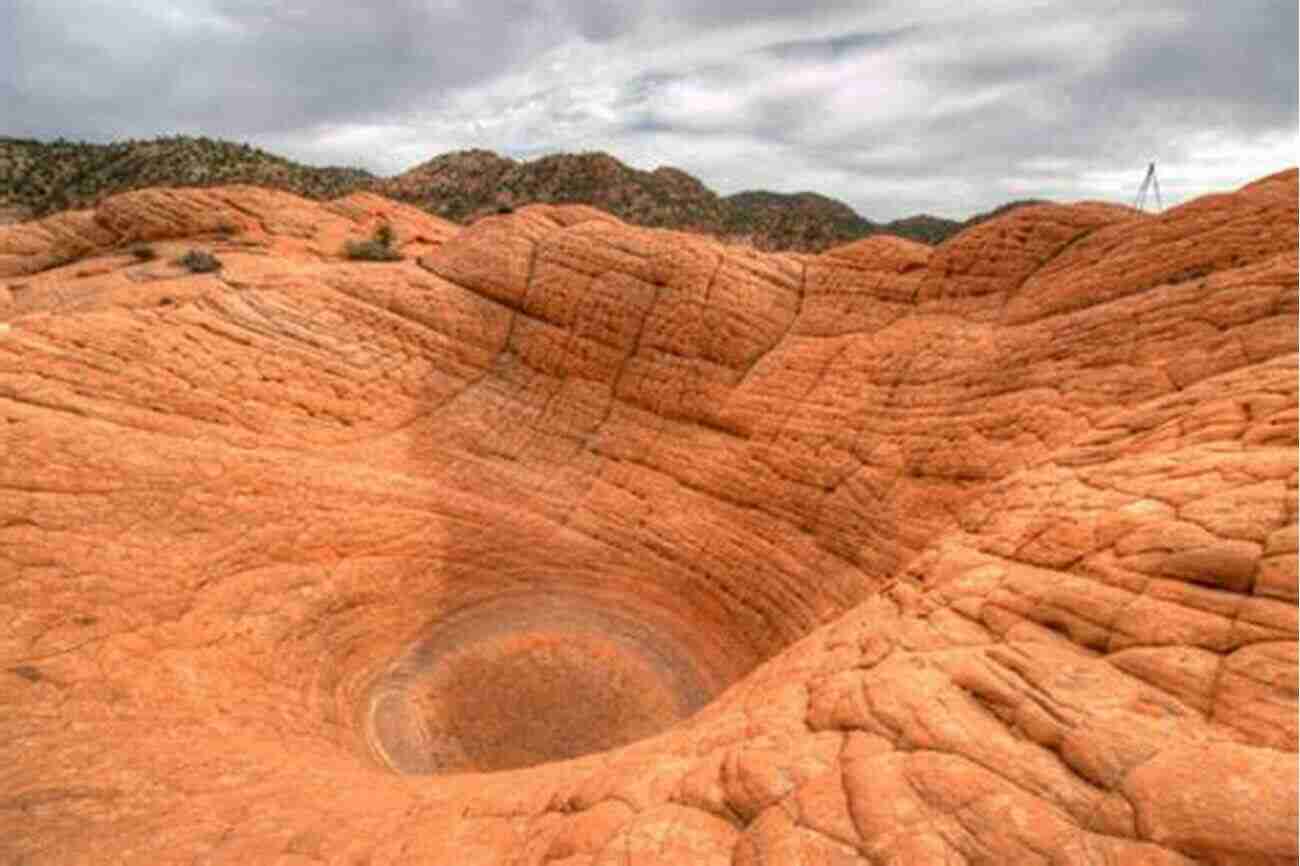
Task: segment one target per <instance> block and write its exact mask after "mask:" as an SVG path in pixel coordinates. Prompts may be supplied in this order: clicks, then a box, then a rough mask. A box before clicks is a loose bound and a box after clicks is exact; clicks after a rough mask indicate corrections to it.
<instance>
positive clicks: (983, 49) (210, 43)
mask: <svg viewBox="0 0 1300 866" xmlns="http://www.w3.org/2000/svg"><path fill="white" fill-rule="evenodd" d="M1296 9H1297V4H1296V0H1232V2H1226V0H1223V2H1220V0H1184V2H1164V0H1141V2H1128V0H1126V2H1122V3H1121V2H1109V0H1062V2H1056V0H1045V2H997V0H980V2H960V3H959V2H951V0H945V2H933V0H905V2H904V0H858V2H847V0H750V2H744V0H731V2H728V0H649V2H642V3H636V4H633V3H610V2H608V0H473V2H469V0H387V2H375V0H353V2H334V0H319V2H308V0H166V2H161V0H0V135H8V136H18V137H30V138H40V139H53V138H56V137H59V136H62V137H64V138H69V139H73V140H86V141H97V142H106V141H111V140H117V139H124V138H152V137H155V136H160V135H173V134H188V135H206V136H209V137H212V138H223V139H230V140H234V141H241V142H249V143H252V144H255V145H258V146H261V147H263V148H266V149H268V150H271V151H273V152H275V153H279V154H281V155H283V156H287V157H290V158H292V159H296V160H299V161H302V162H306V163H309V164H314V165H351V166H358V167H362V168H367V169H370V170H371V171H374V172H376V173H378V174H384V175H389V174H395V173H398V172H401V171H403V170H405V169H407V168H410V167H412V166H414V165H416V164H418V163H420V162H423V161H424V160H427V159H430V158H432V157H433V156H436V155H437V154H440V153H445V152H447V151H452V150H463V149H467V148H486V149H489V150H494V151H496V152H498V153H501V154H503V155H506V156H510V157H514V158H516V159H533V158H536V157H539V156H542V155H546V154H549V153H557V152H580V151H591V150H601V151H606V152H608V153H611V154H613V155H614V156H616V157H618V158H619V159H621V160H623V161H624V162H626V163H628V164H629V165H632V166H634V167H636V168H641V169H646V170H650V169H654V168H656V167H657V166H660V165H671V166H675V167H677V168H681V169H683V170H685V171H688V172H690V173H691V174H693V175H695V176H696V177H698V178H699V179H700V180H702V181H703V182H704V183H705V184H707V185H708V186H709V187H711V188H712V189H714V190H716V191H717V192H719V193H722V194H729V193H733V192H739V191H741V190H745V189H770V190H775V191H779V192H798V191H804V190H811V191H814V192H819V193H822V194H824V195H829V196H832V197H834V198H838V199H840V200H842V201H844V202H847V203H848V204H849V205H851V206H852V207H853V208H854V209H855V210H857V211H858V212H859V213H860V214H862V215H863V216H865V217H867V218H869V219H873V220H881V221H883V220H889V219H895V218H899V217H903V216H908V215H911V214H916V213H930V214H934V215H937V216H945V217H950V218H956V219H961V218H964V217H967V216H970V215H971V214H973V213H976V212H979V211H982V210H987V209H989V208H992V207H995V206H997V205H998V204H1001V203H1003V202H1006V201H1010V200H1013V199H1019V198H1029V197H1033V198H1048V199H1053V200H1057V201H1076V200H1084V199H1099V200H1106V201H1114V202H1121V203H1127V204H1132V203H1133V201H1134V198H1135V196H1136V194H1137V191H1138V187H1139V186H1140V184H1141V182H1142V178H1143V176H1144V175H1145V173H1146V168H1147V164H1148V163H1149V162H1151V161H1155V162H1156V164H1157V165H1156V173H1157V178H1158V180H1159V183H1160V188H1161V192H1162V193H1163V197H1164V201H1165V204H1166V205H1168V204H1172V203H1177V202H1180V201H1184V200H1187V199H1190V198H1194V197H1196V196H1199V195H1202V194H1205V193H1208V192H1216V191H1226V190H1229V189H1233V188H1236V187H1238V186H1240V185H1242V184H1244V183H1248V182H1250V181H1251V180H1254V179H1256V178H1258V177H1261V176H1263V175H1265V174H1269V173H1272V172H1274V171H1278V170H1280V169H1283V168H1286V167H1288V166H1291V165H1294V164H1295V163H1296V161H1297V145H1298V144H1300V136H1298V134H1297V83H1296V82H1297V53H1296V41H1297V29H1298V25H1297V11H1296ZM6 33H7V34H8V36H6V35H4V34H6ZM6 40H12V44H10V45H6V44H5V42H6Z"/></svg>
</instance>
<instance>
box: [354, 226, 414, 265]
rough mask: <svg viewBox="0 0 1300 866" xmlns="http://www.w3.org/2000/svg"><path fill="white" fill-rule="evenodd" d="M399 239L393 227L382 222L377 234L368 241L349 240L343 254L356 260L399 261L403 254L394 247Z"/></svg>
mask: <svg viewBox="0 0 1300 866" xmlns="http://www.w3.org/2000/svg"><path fill="white" fill-rule="evenodd" d="M396 239H397V237H396V235H394V234H393V227H392V226H390V225H389V224H388V223H382V224H381V225H380V226H379V228H377V229H375V235H374V237H372V238H371V239H370V240H368V241H348V242H347V243H346V244H345V245H344V246H343V254H344V255H346V256H347V257H348V258H350V259H353V260H355V261H362V262H398V261H401V260H402V254H401V253H399V252H398V251H397V250H395V249H393V242H394V241H395V240H396Z"/></svg>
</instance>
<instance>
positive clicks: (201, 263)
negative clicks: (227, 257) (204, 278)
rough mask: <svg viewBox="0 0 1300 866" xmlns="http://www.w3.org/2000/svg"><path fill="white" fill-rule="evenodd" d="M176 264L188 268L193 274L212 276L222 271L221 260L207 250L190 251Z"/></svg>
mask: <svg viewBox="0 0 1300 866" xmlns="http://www.w3.org/2000/svg"><path fill="white" fill-rule="evenodd" d="M176 264H178V265H180V266H181V267H183V268H187V269H188V270H189V272H190V273H192V274H210V273H212V272H213V271H219V270H221V260H220V259H218V258H217V257H216V256H214V255H213V254H212V253H210V252H208V251H207V250H190V251H189V252H188V253H186V254H185V255H183V256H181V257H180V258H179V259H177V260H176Z"/></svg>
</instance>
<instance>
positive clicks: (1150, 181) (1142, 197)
mask: <svg viewBox="0 0 1300 866" xmlns="http://www.w3.org/2000/svg"><path fill="white" fill-rule="evenodd" d="M1152 189H1154V190H1155V192H1156V210H1157V211H1162V210H1164V209H1165V205H1164V202H1162V201H1161V200H1160V181H1158V180H1157V179H1156V164H1155V163H1154V162H1150V163H1147V176H1146V177H1144V178H1142V186H1141V187H1139V188H1138V194H1137V201H1135V202H1134V203H1133V207H1135V208H1137V209H1138V210H1145V209H1146V203H1147V192H1148V191H1150V190H1152Z"/></svg>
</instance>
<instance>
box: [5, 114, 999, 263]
mask: <svg viewBox="0 0 1300 866" xmlns="http://www.w3.org/2000/svg"><path fill="white" fill-rule="evenodd" d="M229 183H249V184H256V185H260V186H267V187H273V188H275V189H283V190H288V191H290V192H293V193H296V194H298V195H301V196H304V197H306V198H312V199H318V200H322V199H331V198H335V197H338V196H341V195H346V194H348V193H350V192H354V191H357V190H372V191H374V192H378V193H381V194H383V195H387V196H389V197H391V198H394V199H397V200H399V201H404V202H407V203H410V204H414V205H417V206H419V207H421V208H424V209H425V210H427V211H429V212H431V213H434V214H437V215H438V216H441V217H445V218H447V219H451V220H454V221H457V222H471V221H473V220H474V219H476V218H478V217H480V216H483V215H484V214H488V213H494V212H496V211H498V210H500V209H503V208H514V207H520V206H523V205H525V204H529V203H533V202H553V203H560V202H566V203H568V202H577V203H582V204H590V205H593V206H595V207H598V208H601V209H602V210H606V211H608V212H610V213H612V214H614V215H615V216H617V217H619V218H620V219H623V220H626V221H627V222H630V223H635V224H638V225H645V226H654V227H658V228H671V229H679V230H684V231H693V232H699V233H705V234H711V235H715V236H717V237H720V238H723V239H725V240H730V241H738V242H744V243H749V244H752V245H753V246H755V247H757V248H759V249H765V250H802V251H810V252H816V251H820V250H824V249H827V248H828V247H832V246H837V245H839V244H844V243H849V242H851V241H855V240H858V239H860V238H864V237H867V236H868V235H873V234H895V235H899V236H901V237H905V238H909V239H911V240H915V241H920V242H922V243H927V244H936V243H939V242H941V241H943V240H944V239H946V238H948V237H951V236H952V235H953V234H955V233H956V232H958V231H960V230H961V229H962V228H963V227H964V225H966V224H969V223H961V222H958V221H956V220H948V219H941V218H939V217H932V216H927V215H918V216H912V217H907V218H905V219H900V220H895V221H893V222H889V223H875V222H872V221H871V220H868V219H866V218H864V217H862V216H861V215H859V214H858V213H857V212H855V211H854V210H853V209H852V208H851V207H849V206H848V205H847V204H845V203H844V202H841V201H838V200H836V199H833V198H829V197H827V196H824V195H820V194H818V193H813V192H800V193H776V192H768V191H764V190H753V191H747V192H741V193H736V194H735V195H729V196H719V195H718V194H717V193H715V192H713V191H712V190H711V189H709V188H708V187H707V186H705V185H704V184H703V183H701V182H700V181H699V180H698V179H697V178H695V177H692V176H691V175H689V174H687V173H686V172H684V171H681V170H679V169H676V168H672V167H668V166H664V167H661V168H657V169H655V170H654V171H641V170H639V169H635V168H632V167H631V166H628V165H625V164H624V163H622V162H620V161H619V160H617V159H615V158H614V157H612V156H610V155H609V154H606V153H579V154H556V155H552V156H545V157H542V158H540V159H535V160H531V161H527V162H521V161H517V160H513V159H509V158H507V157H503V156H500V155H498V154H496V153H493V152H491V151H488V150H464V151H457V152H454V153H445V154H442V155H441V156H437V157H434V158H433V159H430V160H428V161H426V162H423V163H420V164H419V165H417V166H415V167H414V168H411V169H409V170H407V171H405V172H402V173H401V174H398V175H396V176H394V177H389V178H382V177H378V176H376V175H373V174H371V173H370V172H368V171H364V170H362V169H356V168H338V167H323V168H322V167H315V166H307V165H302V164H300V163H296V162H294V161H292V160H289V159H285V158H284V157H281V156H277V155H275V154H272V153H268V152H267V151H264V150H261V149H260V148H256V147H251V146H249V145H247V144H237V143H234V142H228V141H221V140H216V139H210V138H203V137H199V138H192V137H187V136H171V137H167V138H158V139H153V140H149V141H134V140H132V141H122V142H114V143H112V144H87V143H83V142H69V141H64V140H58V141H53V142H41V141H35V140H32V139H18V138H0V223H4V222H12V221H15V220H23V219H32V218H36V217H41V216H45V215H46V214H50V213H54V212H56V211H60V210H66V209H68V208H80V207H88V206H90V205H93V204H95V203H96V202H97V201H99V200H100V199H102V198H105V197H107V196H109V195H113V194H115V193H119V192H124V191H126V190H130V189H139V188H142V187H151V186H209V185H213V184H229ZM1018 204H1020V203H1013V204H1012V205H1008V206H1006V207H1012V206H1015V205H1018ZM982 217H985V218H986V217H987V215H982ZM976 219H980V217H977V218H976Z"/></svg>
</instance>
